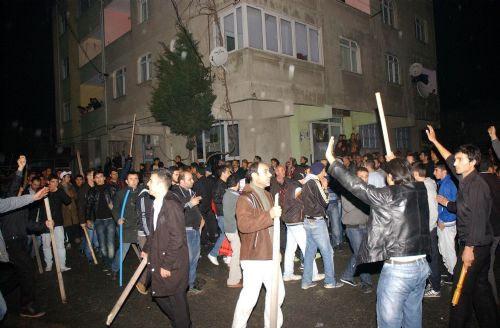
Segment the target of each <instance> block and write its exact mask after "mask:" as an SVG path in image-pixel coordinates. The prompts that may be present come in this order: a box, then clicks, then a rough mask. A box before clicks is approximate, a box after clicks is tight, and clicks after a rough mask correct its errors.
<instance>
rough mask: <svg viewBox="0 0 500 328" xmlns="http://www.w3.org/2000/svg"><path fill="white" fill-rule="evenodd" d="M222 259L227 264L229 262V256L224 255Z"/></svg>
mask: <svg viewBox="0 0 500 328" xmlns="http://www.w3.org/2000/svg"><path fill="white" fill-rule="evenodd" d="M222 259H223V261H224V263H226V264H227V265H229V263H231V256H224V257H223V258H222Z"/></svg>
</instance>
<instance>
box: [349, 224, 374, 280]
mask: <svg viewBox="0 0 500 328" xmlns="http://www.w3.org/2000/svg"><path fill="white" fill-rule="evenodd" d="M345 233H346V235H347V238H349V243H350V244H351V248H352V256H351V259H350V260H349V262H348V263H347V266H346V268H345V270H344V273H342V278H343V279H347V280H352V279H353V277H354V274H355V273H356V269H358V272H359V271H362V268H359V267H357V263H356V258H357V257H358V253H359V247H360V246H361V241H362V240H363V238H365V236H366V235H367V233H368V232H367V230H366V228H351V227H349V226H347V227H346V229H345ZM359 277H360V278H361V283H362V284H363V285H371V284H372V282H371V278H370V274H369V273H366V272H363V273H360V274H359Z"/></svg>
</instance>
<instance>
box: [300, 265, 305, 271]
mask: <svg viewBox="0 0 500 328" xmlns="http://www.w3.org/2000/svg"><path fill="white" fill-rule="evenodd" d="M299 270H300V271H304V263H301V264H300V266H299Z"/></svg>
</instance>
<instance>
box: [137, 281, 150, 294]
mask: <svg viewBox="0 0 500 328" xmlns="http://www.w3.org/2000/svg"><path fill="white" fill-rule="evenodd" d="M135 288H136V289H137V291H138V292H139V293H141V294H142V295H147V294H148V289H147V288H146V286H144V284H143V283H142V282H138V283H137V284H135Z"/></svg>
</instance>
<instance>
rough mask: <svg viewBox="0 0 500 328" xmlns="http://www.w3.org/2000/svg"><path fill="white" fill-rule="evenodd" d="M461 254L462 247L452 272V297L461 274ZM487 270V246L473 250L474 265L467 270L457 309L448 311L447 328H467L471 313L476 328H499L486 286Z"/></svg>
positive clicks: (489, 288) (488, 259)
mask: <svg viewBox="0 0 500 328" xmlns="http://www.w3.org/2000/svg"><path fill="white" fill-rule="evenodd" d="M463 251H464V246H460V247H459V256H458V260H457V265H456V266H455V270H454V271H453V290H452V295H453V293H454V292H455V289H456V286H457V283H458V279H459V277H460V272H461V271H462V265H463V262H462V253H463ZM489 267H490V246H476V247H474V262H472V266H471V267H470V268H469V269H468V270H467V276H466V277H465V280H464V284H463V287H462V294H461V296H460V300H459V301H458V304H457V305H456V306H451V308H450V323H449V327H450V328H461V327H466V326H467V323H468V321H469V318H470V316H471V313H472V311H473V310H474V311H475V313H476V318H477V321H478V322H479V327H482V328H484V327H498V326H497V324H498V321H497V309H496V304H495V300H494V298H493V293H492V291H491V285H490V284H489V282H488V270H489Z"/></svg>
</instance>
